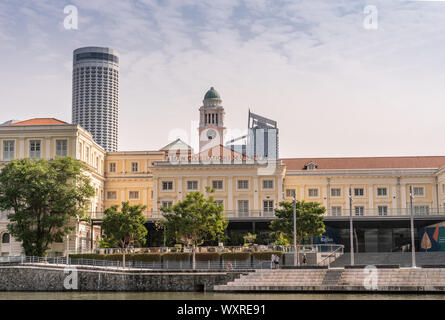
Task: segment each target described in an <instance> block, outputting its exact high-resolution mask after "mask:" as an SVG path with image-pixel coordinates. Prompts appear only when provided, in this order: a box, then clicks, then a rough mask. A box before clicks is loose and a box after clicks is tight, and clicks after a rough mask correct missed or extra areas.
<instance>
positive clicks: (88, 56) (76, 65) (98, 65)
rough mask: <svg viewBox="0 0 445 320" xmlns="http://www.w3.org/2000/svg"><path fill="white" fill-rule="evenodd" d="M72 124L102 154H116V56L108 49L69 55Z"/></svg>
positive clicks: (83, 50)
mask: <svg viewBox="0 0 445 320" xmlns="http://www.w3.org/2000/svg"><path fill="white" fill-rule="evenodd" d="M72 107H73V108H72V123H73V124H80V125H81V126H82V127H84V128H85V129H87V130H88V131H89V132H91V133H92V134H93V138H94V140H95V141H96V142H97V143H98V144H99V145H100V146H101V147H103V148H104V149H105V150H106V151H116V150H117V133H118V113H119V54H118V53H117V52H116V51H115V50H113V49H109V48H101V47H84V48H79V49H76V50H74V53H73V106H72Z"/></svg>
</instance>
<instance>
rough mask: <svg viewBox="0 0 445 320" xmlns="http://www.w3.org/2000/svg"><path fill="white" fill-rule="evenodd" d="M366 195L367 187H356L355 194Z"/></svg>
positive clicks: (358, 195) (357, 195)
mask: <svg viewBox="0 0 445 320" xmlns="http://www.w3.org/2000/svg"><path fill="white" fill-rule="evenodd" d="M364 195H365V189H363V188H354V196H356V197H363V196H364Z"/></svg>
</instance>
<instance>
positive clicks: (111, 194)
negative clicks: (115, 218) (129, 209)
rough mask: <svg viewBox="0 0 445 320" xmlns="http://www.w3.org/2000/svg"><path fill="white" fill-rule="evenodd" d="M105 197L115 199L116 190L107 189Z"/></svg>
mask: <svg viewBox="0 0 445 320" xmlns="http://www.w3.org/2000/svg"><path fill="white" fill-rule="evenodd" d="M107 199H108V200H116V199H117V192H116V191H107Z"/></svg>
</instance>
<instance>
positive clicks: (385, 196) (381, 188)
mask: <svg viewBox="0 0 445 320" xmlns="http://www.w3.org/2000/svg"><path fill="white" fill-rule="evenodd" d="M379 190H385V194H384V195H379ZM375 193H376V195H377V197H380V198H387V197H388V188H387V187H377V189H376V192H375Z"/></svg>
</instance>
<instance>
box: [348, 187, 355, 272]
mask: <svg viewBox="0 0 445 320" xmlns="http://www.w3.org/2000/svg"><path fill="white" fill-rule="evenodd" d="M353 230H354V229H353V224H352V191H351V188H349V239H350V243H351V266H353V265H354V235H353V233H354V232H353Z"/></svg>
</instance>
